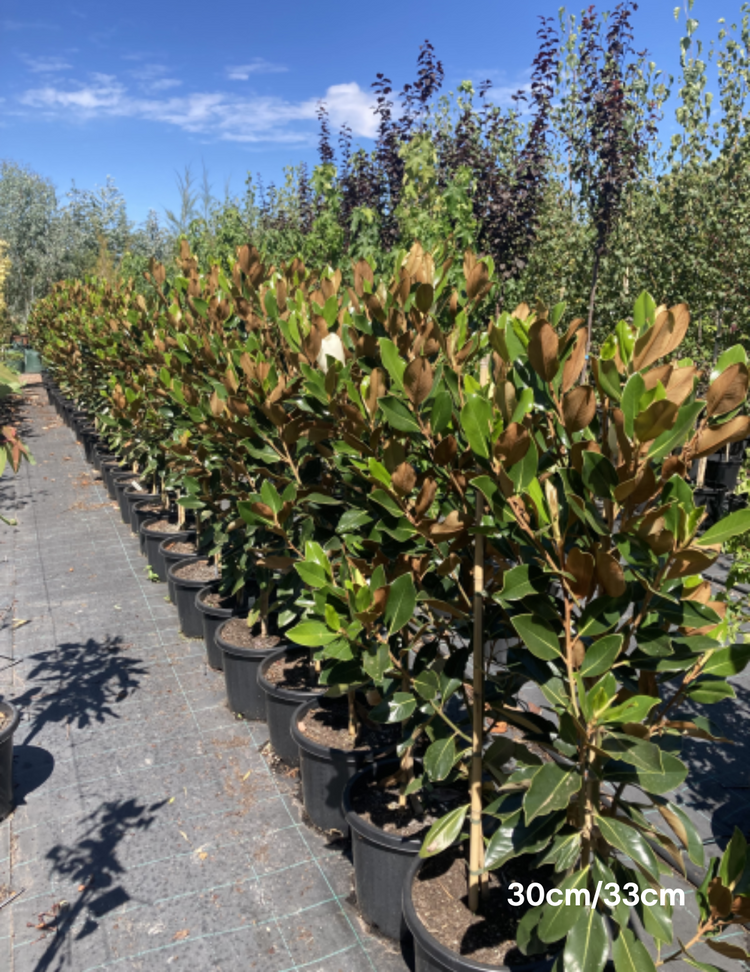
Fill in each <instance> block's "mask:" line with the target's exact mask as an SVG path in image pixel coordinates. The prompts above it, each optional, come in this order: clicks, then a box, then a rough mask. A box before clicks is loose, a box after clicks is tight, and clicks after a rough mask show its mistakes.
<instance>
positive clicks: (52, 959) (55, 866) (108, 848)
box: [35, 799, 168, 972]
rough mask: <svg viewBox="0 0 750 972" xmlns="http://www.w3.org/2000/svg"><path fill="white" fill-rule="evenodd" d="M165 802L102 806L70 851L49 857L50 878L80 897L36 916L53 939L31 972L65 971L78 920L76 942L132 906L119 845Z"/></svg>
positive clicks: (151, 819)
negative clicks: (105, 918) (122, 880)
mask: <svg viewBox="0 0 750 972" xmlns="http://www.w3.org/2000/svg"><path fill="white" fill-rule="evenodd" d="M167 802H168V801H167V800H166V799H164V800H161V801H160V802H158V803H152V804H150V805H148V806H147V805H145V804H139V803H138V802H137V801H136V800H135V799H131V800H113V801H109V802H105V803H102V804H101V805H100V806H99V807H98V808H97V809H96V810H95V811H94V812H93V813H91V814H90V815H89V816H88V817H86V818H84V820H83V821H82V824H83V833H82V835H81V836H80V837H79V839H78V840H77V841H76V843H75V844H74V845H72V846H66V845H64V844H57V845H55V846H54V847H52V848H51V849H50V850H49V851H48V853H47V855H46V859H47V860H48V861H50V863H51V870H52V873H53V874H55V875H57V876H58V877H59V878H63V879H64V880H65V882H66V883H68V884H74V885H77V886H78V888H79V892H78V895H77V897H76V899H75V901H74V902H73V903H72V904H68V905H66V906H65V907H63V908H57V909H54V910H53V911H52V912H50V913H46V914H43V915H40V922H41V924H42V927H43V930H44V932H45V934H47V933H50V932H51V933H52V938H51V940H50V943H49V945H47V947H46V949H45V951H44V953H43V955H42V956H41V957H40V958H39V960H38V962H37V964H36V966H35V972H44V970H47V969H51V968H52V967H53V963H57V964H55V968H56V969H57V970H61V969H63V968H65V967H66V960H67V951H68V946H69V943H70V941H71V939H70V933H71V931H72V928H73V926H74V925H75V924H76V922H78V920H79V919H80V918H81V917H83V916H85V920H84V922H83V925H82V927H81V928H80V929H79V930H78V932H77V933H76V935H75V939H74V940H75V941H79V940H80V939H82V938H87V937H88V936H89V935H91V934H93V932H95V931H96V930H97V928H98V927H99V921H98V919H100V918H102V917H103V916H104V915H106V914H108V913H109V912H111V911H113V910H114V909H115V908H118V907H119V906H120V905H122V904H125V902H127V901H130V900H131V896H130V895H129V894H128V892H127V891H126V890H125V888H124V887H122V885H121V883H120V880H119V879H120V876H121V875H123V874H124V873H125V871H126V868H125V867H124V866H123V865H122V864H121V863H120V861H119V860H118V845H119V844H120V841H121V840H122V839H123V838H124V837H125V836H126V835H128V834H132V833H133V831H135V830H147V829H148V828H149V827H150V826H151V824H152V823H153V822H154V820H155V819H156V811H157V810H159V809H160V808H161V807H163V806H164V805H165V804H166V803H167ZM63 949H65V952H63ZM61 953H62V954H61Z"/></svg>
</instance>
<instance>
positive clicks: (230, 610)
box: [195, 581, 256, 712]
mask: <svg viewBox="0 0 750 972" xmlns="http://www.w3.org/2000/svg"><path fill="white" fill-rule="evenodd" d="M218 590H219V582H218V581H215V582H214V583H212V584H209V585H208V586H207V587H204V588H202V589H201V590H199V591H198V593H197V594H196V595H195V608H196V610H197V611H198V612H200V615H201V618H202V622H203V642H204V644H205V646H206V660H207V661H208V664H209V667H210V668H213V669H214V670H215V671H217V672H223V671H224V655H223V652H222V650H221V648H220V647H219V646H218V645H217V643H216V632H217V631H218V630H219V628H220V627H221V625H223V624H224V622H225V621H228V620H229V619H230V618H234V617H237V615H239V614H242V613H244V612H245V611H247V597H238V596H237V595H235V596H234V597H232V598H225V600H228V601H229V602H230V603H229V606H228V607H221V606H220V605H213V604H206V602H205V600H204V599H205V598H206V597H208V595H209V594H216V593H217V592H218ZM255 674H256V673H255V672H253V676H255ZM229 708H230V709H231V708H232V707H231V705H230V707H229ZM232 711H233V712H234V711H235V710H234V709H232Z"/></svg>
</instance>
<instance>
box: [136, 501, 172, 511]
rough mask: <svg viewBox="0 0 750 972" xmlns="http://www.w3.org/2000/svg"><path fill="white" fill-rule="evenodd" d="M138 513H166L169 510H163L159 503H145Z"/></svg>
mask: <svg viewBox="0 0 750 972" xmlns="http://www.w3.org/2000/svg"><path fill="white" fill-rule="evenodd" d="M138 512H139V513H168V512H169V510H167V509H165V507H163V506H162V505H161V503H146V505H145V506H142V507H141V508H140V509H139V511H138Z"/></svg>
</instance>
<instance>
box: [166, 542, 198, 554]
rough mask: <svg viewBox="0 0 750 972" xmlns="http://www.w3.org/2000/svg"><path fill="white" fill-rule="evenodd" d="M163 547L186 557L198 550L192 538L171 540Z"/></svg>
mask: <svg viewBox="0 0 750 972" xmlns="http://www.w3.org/2000/svg"><path fill="white" fill-rule="evenodd" d="M164 549H165V550H168V551H169V552H170V553H171V554H184V555H185V556H186V557H190V556H191V555H192V554H195V553H197V552H198V546H197V544H195V543H193V541H192V540H173V541H172V542H171V543H167V544H165V546H164Z"/></svg>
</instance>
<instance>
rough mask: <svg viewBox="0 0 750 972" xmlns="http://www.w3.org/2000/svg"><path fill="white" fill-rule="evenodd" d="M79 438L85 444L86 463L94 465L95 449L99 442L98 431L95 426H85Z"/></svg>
mask: <svg viewBox="0 0 750 972" xmlns="http://www.w3.org/2000/svg"><path fill="white" fill-rule="evenodd" d="M79 438H80V440H81V443H82V444H83V452H84V455H85V456H86V462H88V463H91V464H92V465H93V462H94V448H95V447H96V444H97V442H98V441H99V433H98V432H97V431H96V426H95V425H84V426H82V427H81V431H80V433H79Z"/></svg>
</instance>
